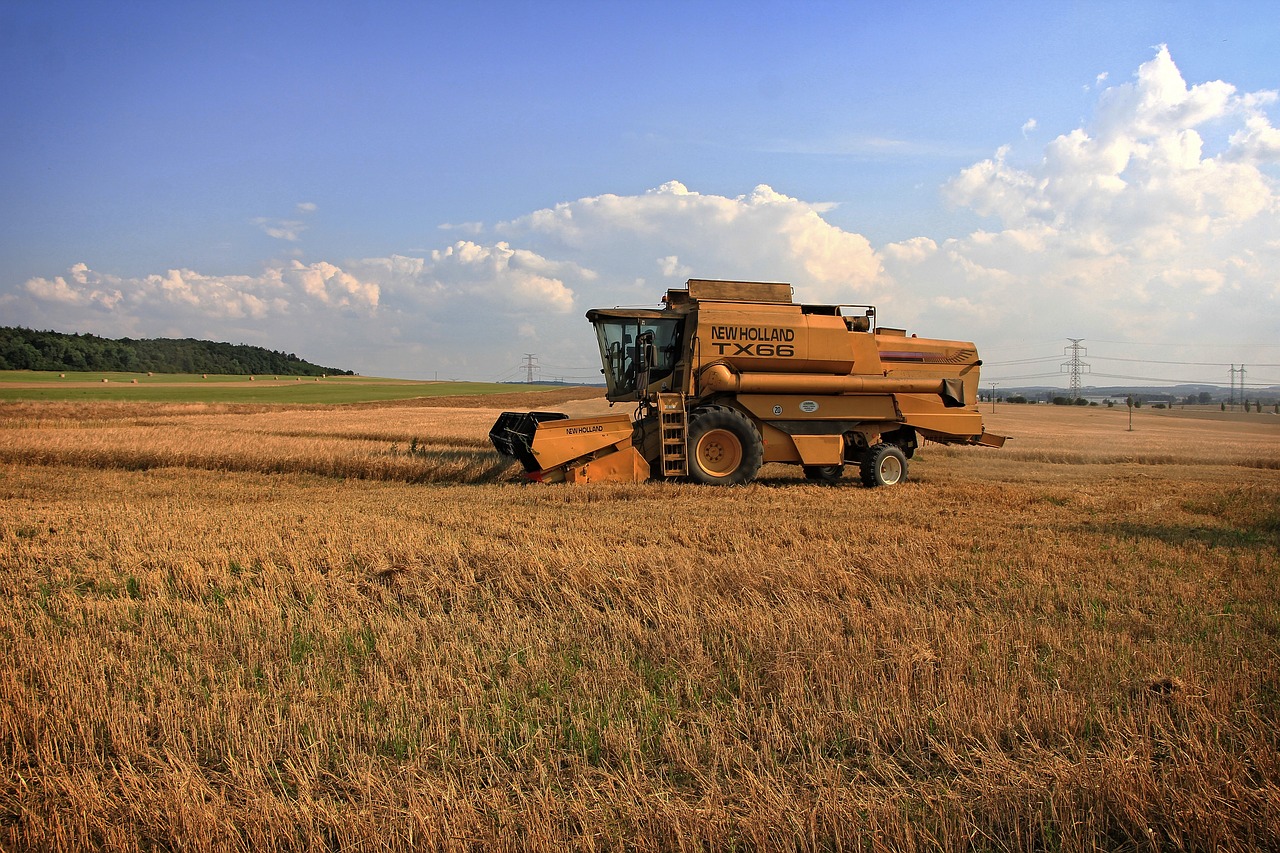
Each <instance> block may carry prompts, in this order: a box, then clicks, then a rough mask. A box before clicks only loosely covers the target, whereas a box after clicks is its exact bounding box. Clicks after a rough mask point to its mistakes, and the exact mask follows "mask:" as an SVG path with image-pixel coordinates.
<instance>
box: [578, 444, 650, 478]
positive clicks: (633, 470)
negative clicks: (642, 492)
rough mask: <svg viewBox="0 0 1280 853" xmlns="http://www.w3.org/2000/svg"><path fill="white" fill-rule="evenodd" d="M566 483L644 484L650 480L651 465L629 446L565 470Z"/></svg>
mask: <svg viewBox="0 0 1280 853" xmlns="http://www.w3.org/2000/svg"><path fill="white" fill-rule="evenodd" d="M564 479H565V482H566V483H643V482H644V481H645V480H647V479H649V463H648V462H645V461H644V457H643V456H641V455H640V451H638V450H636V449H635V448H634V447H631V446H627V447H625V448H619V449H618V451H617V452H616V453H609V454H608V455H606V456H601V457H599V458H598V459H593V460H591V461H590V462H587V463H585V464H583V465H570V466H568V467H567V468H566V469H565V472H564Z"/></svg>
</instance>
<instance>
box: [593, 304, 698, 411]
mask: <svg viewBox="0 0 1280 853" xmlns="http://www.w3.org/2000/svg"><path fill="white" fill-rule="evenodd" d="M587 319H588V320H590V321H591V323H592V325H593V326H595V329H596V338H597V340H598V341H599V344H600V360H601V362H602V363H603V364H604V370H603V372H604V381H605V388H606V391H605V396H606V397H607V398H608V400H609V401H610V402H612V403H620V402H632V401H634V402H644V400H645V399H646V398H647V397H648V396H649V389H650V386H652V385H653V384H654V383H662V382H663V380H668V379H669V378H670V377H671V375H672V373H673V372H674V371H675V368H676V365H677V363H678V362H679V361H680V355H681V344H682V334H681V332H682V331H683V329H684V318H683V317H673V316H670V315H667V316H663V315H662V312H661V311H649V310H641V309H635V310H631V311H627V310H624V309H612V310H606V309H596V310H593V311H588V312H587Z"/></svg>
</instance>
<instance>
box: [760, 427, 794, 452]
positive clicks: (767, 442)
mask: <svg viewBox="0 0 1280 853" xmlns="http://www.w3.org/2000/svg"><path fill="white" fill-rule="evenodd" d="M760 438H761V440H762V441H763V442H764V461H765V462H799V461H800V451H799V450H797V449H796V443H795V442H794V441H792V440H791V436H789V435H787V434H786V433H785V432H783V431H782V430H780V429H778V428H777V427H775V426H770V425H769V424H768V423H763V424H761V425H760Z"/></svg>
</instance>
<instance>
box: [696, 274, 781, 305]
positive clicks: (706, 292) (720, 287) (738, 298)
mask: <svg viewBox="0 0 1280 853" xmlns="http://www.w3.org/2000/svg"><path fill="white" fill-rule="evenodd" d="M689 298H690V299H699V300H706V301H707V302H776V303H779V304H781V305H790V304H791V285H789V284H786V283H785V282H772V281H718V280H712V279H706V278H691V279H689Z"/></svg>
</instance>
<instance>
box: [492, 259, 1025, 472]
mask: <svg viewBox="0 0 1280 853" xmlns="http://www.w3.org/2000/svg"><path fill="white" fill-rule="evenodd" d="M662 301H663V307H662V308H661V309H642V308H630V309H626V308H612V309H604V308H598V309H594V310H592V311H588V312H587V319H588V320H589V321H591V323H592V325H593V326H594V327H595V330H596V338H597V340H598V343H599V346H600V360H601V363H602V365H603V367H602V371H601V372H602V373H603V374H604V378H605V386H606V387H605V397H606V398H607V399H608V400H609V402H610V403H611V404H612V403H622V402H633V403H636V409H635V414H634V416H627V415H622V414H617V415H605V416H602V417H595V418H568V417H566V416H564V415H560V414H558V413H546V412H530V413H520V412H506V413H504V414H503V415H502V417H500V418H499V419H498V422H497V423H495V424H494V427H493V429H492V430H491V431H490V434H489V435H490V438H491V440H492V441H493V445H494V447H495V448H497V450H498V452H499V453H502V454H503V455H505V456H509V457H511V458H514V459H518V460H519V461H520V462H521V464H523V465H524V468H525V471H526V474H527V476H528V477H529V478H530V479H533V480H539V481H543V482H562V481H568V482H593V481H596V482H598V481H611V482H638V481H642V480H646V479H649V478H650V477H661V478H686V477H687V478H688V479H691V480H694V481H696V482H700V483H708V484H730V485H733V484H742V483H747V482H750V481H751V480H752V479H754V478H755V476H756V473H757V471H758V470H759V468H760V466H761V465H762V464H763V463H765V462H783V463H791V464H797V465H800V466H802V468H803V470H804V473H805V476H806V477H807V478H809V479H812V480H819V481H833V480H836V479H838V478H839V477H840V476H841V473H842V472H843V469H844V466H845V465H846V464H854V465H856V466H858V468H859V470H860V473H861V478H862V481H863V483H865V484H866V485H869V486H879V485H893V484H895V483H899V482H901V481H902V480H904V479H905V478H906V475H907V460H908V459H910V458H911V457H912V455H913V454H914V453H915V450H916V448H917V447H918V445H919V442H920V441H921V440H923V439H927V440H931V441H936V442H941V443H945V444H976V445H985V446H988V447H1000V446H1001V445H1002V444H1003V443H1004V440H1005V439H1004V437H1003V436H998V435H992V434H990V433H988V432H986V431H985V430H984V429H983V426H982V416H981V414H979V412H978V410H977V406H976V402H977V390H978V369H979V367H980V366H981V364H982V362H981V360H979V358H978V352H977V349H976V348H975V347H974V346H973V344H971V343H968V342H964V341H951V340H941V339H933V338H919V337H916V336H915V335H912V336H910V337H908V336H907V334H906V331H905V330H903V329H892V328H883V327H879V328H877V327H876V315H875V308H874V307H872V306H857V307H854V306H839V305H807V304H798V303H796V302H794V301H793V300H792V290H791V286H790V285H788V284H781V283H768V282H742V281H711V280H704V279H690V280H689V282H688V286H687V287H686V288H673V289H671V290H669V291H668V292H667V294H666V295H665V296H664V297H663V300H662ZM851 309H852V310H851Z"/></svg>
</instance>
